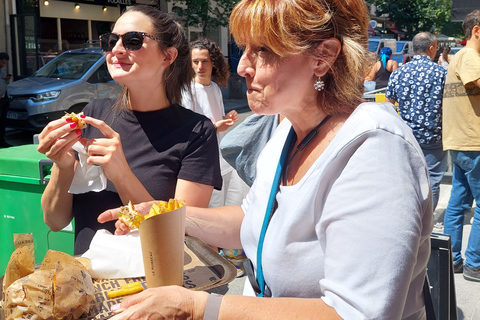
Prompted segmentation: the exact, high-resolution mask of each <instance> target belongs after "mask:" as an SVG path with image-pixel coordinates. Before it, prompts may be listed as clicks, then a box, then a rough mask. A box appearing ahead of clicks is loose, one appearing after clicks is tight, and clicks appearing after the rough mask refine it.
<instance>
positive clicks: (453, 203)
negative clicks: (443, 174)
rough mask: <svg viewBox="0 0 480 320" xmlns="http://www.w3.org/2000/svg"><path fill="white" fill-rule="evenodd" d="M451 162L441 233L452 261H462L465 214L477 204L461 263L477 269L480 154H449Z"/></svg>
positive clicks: (479, 236)
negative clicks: (448, 243)
mask: <svg viewBox="0 0 480 320" xmlns="http://www.w3.org/2000/svg"><path fill="white" fill-rule="evenodd" d="M450 152H451V153H450V154H451V156H452V160H453V176H452V193H451V194H450V201H449V202H448V207H447V210H446V211H445V218H444V231H443V232H444V233H445V234H449V235H450V236H451V240H452V251H453V262H454V263H458V262H460V261H461V260H462V253H461V250H462V235H463V220H464V217H465V213H467V212H469V211H470V210H471V208H472V204H473V199H475V201H476V203H477V207H476V208H475V211H474V215H473V223H472V230H471V231H470V237H469V239H468V246H467V250H466V252H465V258H466V259H465V264H466V265H467V266H468V267H470V268H476V267H480V208H479V205H480V151H453V150H452V151H450Z"/></svg>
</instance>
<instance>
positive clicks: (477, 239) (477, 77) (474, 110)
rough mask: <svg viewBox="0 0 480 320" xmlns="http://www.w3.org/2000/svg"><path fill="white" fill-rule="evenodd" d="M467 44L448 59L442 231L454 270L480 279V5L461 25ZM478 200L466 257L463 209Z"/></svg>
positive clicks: (468, 208) (465, 211)
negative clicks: (449, 165) (448, 179)
mask: <svg viewBox="0 0 480 320" xmlns="http://www.w3.org/2000/svg"><path fill="white" fill-rule="evenodd" d="M462 27H463V31H464V33H465V39H466V40H467V44H466V45H465V47H464V48H463V49H461V50H460V51H458V52H457V53H456V54H455V55H454V56H453V57H452V60H451V61H450V64H449V66H448V72H447V80H446V82H445V91H444V94H443V148H444V150H450V155H451V158H452V162H453V174H452V191H451V194H450V200H449V202H448V206H447V210H446V211H445V218H444V230H443V232H444V233H445V234H449V235H450V236H451V241H452V250H453V263H454V271H455V272H457V273H461V272H463V277H464V278H465V279H467V280H472V281H480V207H479V204H480V10H475V11H473V12H471V13H470V14H468V15H467V16H466V17H465V19H464V21H463V24H462ZM473 200H475V202H476V203H477V206H476V207H475V211H474V215H473V223H472V229H471V231H470V237H469V239H468V245H467V249H466V251H465V263H464V261H463V258H462V234H463V220H464V218H465V213H467V212H469V211H470V210H471V206H472V202H473Z"/></svg>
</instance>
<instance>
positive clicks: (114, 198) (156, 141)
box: [38, 6, 222, 254]
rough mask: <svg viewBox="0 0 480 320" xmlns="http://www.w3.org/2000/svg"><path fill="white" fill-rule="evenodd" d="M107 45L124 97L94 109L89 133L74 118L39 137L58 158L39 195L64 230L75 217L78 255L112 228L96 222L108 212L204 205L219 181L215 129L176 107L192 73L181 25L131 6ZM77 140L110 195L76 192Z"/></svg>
mask: <svg viewBox="0 0 480 320" xmlns="http://www.w3.org/2000/svg"><path fill="white" fill-rule="evenodd" d="M100 43H101V46H102V50H103V51H104V52H105V58H106V62H107V66H108V70H109V72H110V74H111V76H112V78H113V79H114V80H115V81H117V82H119V83H120V84H122V87H123V94H122V95H121V97H120V98H119V99H118V100H117V101H115V99H101V100H95V101H93V102H92V103H90V104H89V105H87V106H86V107H85V109H84V112H85V114H86V116H85V117H84V120H85V122H86V123H87V124H88V126H87V128H86V129H84V130H80V129H79V128H77V127H76V124H75V123H74V122H73V123H72V122H71V118H68V119H59V120H55V121H52V122H50V123H49V124H48V125H47V126H46V128H45V129H44V130H43V131H42V132H41V133H40V135H39V145H38V150H39V151H40V152H41V153H44V154H45V155H46V156H47V157H49V158H50V159H52V160H53V162H54V165H53V168H52V174H51V179H50V182H49V183H48V185H47V187H46V188H45V191H44V193H43V196H42V208H43V211H44V219H45V222H46V223H47V225H48V226H49V227H50V229H52V230H53V231H58V230H61V229H62V228H64V227H65V226H66V225H68V223H70V221H71V220H72V218H75V250H74V253H75V254H82V253H84V252H85V251H86V250H87V249H88V248H89V244H90V242H91V239H92V238H93V236H94V234H95V232H96V230H98V229H108V230H109V231H111V232H114V231H115V226H114V224H113V223H111V224H107V225H103V224H100V223H99V222H98V221H97V217H98V215H99V214H100V213H101V212H102V211H104V210H106V209H107V208H111V207H112V206H121V205H125V204H127V203H128V202H129V201H132V203H137V202H142V201H148V200H153V199H158V200H165V201H168V200H169V199H170V198H177V199H181V200H185V201H186V203H187V204H188V205H191V206H199V207H207V206H208V202H209V201H210V197H211V194H212V190H213V188H214V187H215V188H217V189H220V188H221V185H222V179H221V175H220V166H219V160H218V159H219V155H218V142H217V137H216V130H215V127H214V125H213V124H212V123H211V121H210V120H209V119H208V118H207V117H205V116H202V115H199V114H197V113H195V112H192V111H191V110H187V109H185V108H183V107H182V106H180V105H179V103H180V101H181V92H182V89H184V88H186V87H187V86H188V85H189V84H190V81H191V79H192V77H193V70H192V67H191V58H190V49H189V47H188V41H187V39H186V36H185V34H184V32H183V29H182V28H181V26H180V25H179V24H178V23H177V22H175V21H174V20H173V19H172V18H171V17H170V16H169V15H167V14H165V13H163V12H161V11H159V10H157V9H155V8H153V7H151V6H132V7H130V8H129V9H128V10H127V11H126V12H125V13H123V14H122V15H121V16H120V18H118V20H117V22H116V23H115V25H114V28H113V31H112V33H109V34H106V35H102V36H101V38H100ZM69 121H70V122H69ZM77 141H81V142H82V144H83V145H85V146H86V151H87V153H88V159H87V163H88V164H91V165H99V166H100V167H101V168H102V169H103V172H104V174H105V176H106V178H107V179H108V183H107V187H106V189H105V190H102V191H100V192H95V191H90V192H86V193H82V194H71V193H69V188H70V186H71V184H72V181H73V178H74V175H75V174H76V173H78V172H79V171H80V168H79V166H78V160H77V159H76V157H75V153H74V151H73V150H72V148H71V147H72V146H73V145H74V144H75V143H76V142H77Z"/></svg>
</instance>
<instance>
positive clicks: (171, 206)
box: [145, 199, 185, 219]
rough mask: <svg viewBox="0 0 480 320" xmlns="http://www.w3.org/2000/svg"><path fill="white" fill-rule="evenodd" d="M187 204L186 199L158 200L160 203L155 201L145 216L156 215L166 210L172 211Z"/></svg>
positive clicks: (146, 217)
mask: <svg viewBox="0 0 480 320" xmlns="http://www.w3.org/2000/svg"><path fill="white" fill-rule="evenodd" d="M184 205H185V202H184V201H178V200H177V199H170V200H169V201H168V202H167V201H158V203H156V204H155V203H154V204H153V205H152V207H151V208H150V211H149V212H148V214H147V215H146V216H145V219H148V218H150V217H153V216H156V215H157V214H162V213H166V212H170V211H173V210H177V209H178V208H181V207H183V206H184Z"/></svg>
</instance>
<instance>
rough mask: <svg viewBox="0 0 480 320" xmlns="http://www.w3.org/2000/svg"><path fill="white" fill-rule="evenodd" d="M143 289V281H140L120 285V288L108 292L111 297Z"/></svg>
mask: <svg viewBox="0 0 480 320" xmlns="http://www.w3.org/2000/svg"><path fill="white" fill-rule="evenodd" d="M140 291H143V287H142V283H141V282H140V281H137V282H133V283H128V284H125V285H123V286H121V287H120V289H118V290H112V291H108V292H107V296H108V297H109V298H110V299H113V298H117V297H121V296H126V295H129V294H134V293H137V292H140Z"/></svg>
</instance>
